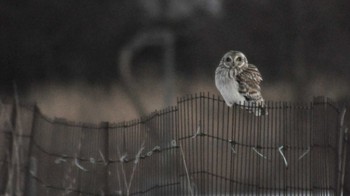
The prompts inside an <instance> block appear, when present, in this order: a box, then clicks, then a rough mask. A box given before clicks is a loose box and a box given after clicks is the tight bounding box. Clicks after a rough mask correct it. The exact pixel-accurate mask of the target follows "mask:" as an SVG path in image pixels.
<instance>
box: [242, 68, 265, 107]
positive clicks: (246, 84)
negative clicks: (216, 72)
mask: <svg viewBox="0 0 350 196" xmlns="http://www.w3.org/2000/svg"><path fill="white" fill-rule="evenodd" d="M237 81H238V83H239V92H240V93H241V94H242V95H243V96H244V97H245V98H246V100H247V101H256V102H261V101H263V98H262V96H261V92H260V90H261V89H260V82H261V81H262V77H261V74H260V72H259V70H258V68H257V67H256V66H255V65H252V64H249V65H248V68H247V69H245V70H244V71H243V72H241V73H240V74H239V75H237Z"/></svg>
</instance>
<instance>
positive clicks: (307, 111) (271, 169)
mask: <svg viewBox="0 0 350 196" xmlns="http://www.w3.org/2000/svg"><path fill="white" fill-rule="evenodd" d="M265 104H266V106H265V107H266V110H267V111H268V115H263V116H256V111H258V110H259V106H257V105H255V104H253V103H242V104H237V105H234V106H233V107H227V106H226V104H225V102H224V101H223V100H222V99H221V98H220V97H219V96H216V95H211V94H209V93H199V94H194V95H188V96H186V97H182V98H179V99H178V100H177V105H176V106H174V107H169V108H166V109H164V110H160V111H155V112H153V113H151V114H150V115H148V116H145V117H142V118H140V119H137V120H133V121H128V122H121V123H109V122H102V123H100V124H87V123H76V122H70V121H67V120H64V119H50V118H47V117H46V116H45V115H43V114H42V113H41V112H40V110H39V109H38V108H37V107H31V109H25V108H23V109H22V110H20V111H21V113H23V114H21V115H22V118H21V119H22V120H23V122H22V124H21V125H22V127H24V129H25V133H26V134H31V135H28V137H26V138H27V140H26V142H27V143H26V144H25V145H23V146H26V148H25V150H24V154H25V155H26V156H24V157H26V158H23V160H26V161H25V162H23V164H24V165H27V166H26V167H24V170H25V169H27V170H26V171H27V172H26V177H25V180H24V179H22V180H23V181H24V182H25V185H26V186H25V190H24V194H25V195H228V194H229V195H311V194H315V195H340V194H341V189H342V186H343V182H342V180H341V179H342V178H344V177H343V176H344V173H345V164H348V163H347V162H345V157H344V156H343V154H344V153H343V151H344V149H346V148H344V145H345V144H346V143H345V142H344V141H343V140H344V138H345V137H346V134H345V133H343V132H342V130H343V131H344V130H345V129H344V128H343V127H341V126H342V125H340V115H341V112H340V110H339V108H338V106H337V104H336V103H335V102H333V101H331V100H329V99H327V98H323V97H318V98H315V99H314V100H313V102H311V103H291V102H270V101H269V102H266V103H265ZM6 108H7V109H6ZM9 108H11V107H10V106H6V107H2V108H1V112H2V113H1V115H2V116H3V115H4V113H3V111H7V110H8V111H12V110H10V109H9ZM27 108H28V107H27ZM9 113H10V112H9ZM7 116H11V115H8V114H7ZM9 118H10V117H9ZM9 118H6V119H9ZM3 119H4V118H2V121H1V130H0V131H1V132H0V134H2V135H9V136H12V137H15V136H16V135H15V134H13V133H12V132H10V131H8V130H9V127H10V126H8V124H6V123H5V122H3ZM6 127H7V128H6ZM10 141H11V137H2V139H1V140H0V145H1V146H2V148H0V174H1V175H2V176H1V178H0V179H6V180H7V181H8V179H9V178H8V176H9V174H8V172H6V170H7V169H8V168H9V167H10V163H11V158H12V157H11V156H10V155H11V154H12V153H6V151H5V150H4V149H9V150H8V151H10V150H11V148H10V146H11V144H10V143H11V142H10ZM345 147H346V146H345ZM345 153H346V151H345ZM3 176H5V177H3ZM22 177H23V176H22ZM340 183H342V184H340ZM6 184H7V183H6V182H4V181H1V180H0V191H1V193H4V192H5V191H6V189H5V187H6Z"/></svg>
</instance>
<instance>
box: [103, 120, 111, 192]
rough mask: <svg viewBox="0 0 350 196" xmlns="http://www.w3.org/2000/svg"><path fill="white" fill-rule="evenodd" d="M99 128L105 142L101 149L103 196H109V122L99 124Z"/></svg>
mask: <svg viewBox="0 0 350 196" xmlns="http://www.w3.org/2000/svg"><path fill="white" fill-rule="evenodd" d="M101 127H102V129H103V138H104V140H105V145H104V149H103V154H104V158H105V161H106V163H105V170H106V171H105V190H104V191H105V195H109V194H110V193H109V122H101Z"/></svg>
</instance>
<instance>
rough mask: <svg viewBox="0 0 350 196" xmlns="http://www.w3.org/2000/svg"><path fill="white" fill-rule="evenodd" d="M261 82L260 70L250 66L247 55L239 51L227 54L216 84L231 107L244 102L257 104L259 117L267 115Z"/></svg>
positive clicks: (220, 66) (216, 78)
mask: <svg viewBox="0 0 350 196" xmlns="http://www.w3.org/2000/svg"><path fill="white" fill-rule="evenodd" d="M261 81H262V77H261V74H260V72H259V70H258V68H257V67H256V66H255V65H252V64H248V60H247V58H246V57H245V55H244V54H243V53H242V52H239V51H232V50H231V51H229V52H227V53H226V54H225V55H224V56H223V57H222V59H221V61H220V64H219V66H218V67H217V68H216V71H215V84H216V87H217V88H218V90H219V91H220V93H221V95H222V97H223V98H224V100H225V102H226V104H227V105H228V106H229V107H231V106H232V105H233V104H244V102H248V103H255V105H256V106H257V107H258V109H256V110H254V112H255V114H256V115H257V116H260V115H265V114H267V111H266V109H265V107H264V98H263V97H262V95H261V92H260V91H261V89H260V82H261ZM251 111H252V110H251Z"/></svg>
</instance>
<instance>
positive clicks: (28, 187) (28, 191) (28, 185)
mask: <svg viewBox="0 0 350 196" xmlns="http://www.w3.org/2000/svg"><path fill="white" fill-rule="evenodd" d="M39 112H40V111H39V108H38V106H37V104H35V105H34V109H33V119H32V127H31V132H30V140H29V150H28V159H27V160H28V167H27V170H26V176H25V185H24V186H25V188H24V194H23V195H30V196H31V195H36V188H35V187H36V186H35V184H34V182H33V180H32V178H31V176H30V175H31V174H30V172H31V169H32V168H33V167H34V168H36V166H35V165H32V163H33V164H34V163H35V161H32V159H31V155H32V149H33V139H34V134H35V128H36V119H37V115H38V113H39Z"/></svg>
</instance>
